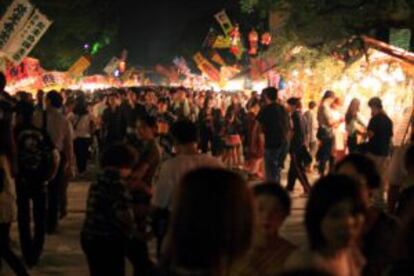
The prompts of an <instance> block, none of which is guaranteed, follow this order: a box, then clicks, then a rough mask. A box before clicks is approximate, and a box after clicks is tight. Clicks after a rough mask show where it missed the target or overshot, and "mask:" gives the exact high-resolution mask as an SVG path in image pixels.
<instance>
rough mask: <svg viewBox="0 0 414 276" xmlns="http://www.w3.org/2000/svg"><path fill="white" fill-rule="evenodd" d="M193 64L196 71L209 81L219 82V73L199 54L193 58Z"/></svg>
mask: <svg viewBox="0 0 414 276" xmlns="http://www.w3.org/2000/svg"><path fill="white" fill-rule="evenodd" d="M193 59H194V62H195V63H196V64H197V67H198V69H200V71H201V72H203V73H204V74H205V75H206V76H207V77H208V78H209V79H211V80H213V81H216V82H220V72H219V71H218V70H217V69H216V67H214V65H213V64H211V62H209V61H208V60H207V59H206V58H205V57H204V56H203V55H202V54H201V53H200V52H198V53H196V54H195V55H194V56H193Z"/></svg>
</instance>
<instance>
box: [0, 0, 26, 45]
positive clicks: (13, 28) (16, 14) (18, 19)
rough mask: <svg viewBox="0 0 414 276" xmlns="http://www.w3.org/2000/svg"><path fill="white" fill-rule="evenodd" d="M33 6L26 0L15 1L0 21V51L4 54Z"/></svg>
mask: <svg viewBox="0 0 414 276" xmlns="http://www.w3.org/2000/svg"><path fill="white" fill-rule="evenodd" d="M32 11H33V6H32V5H31V4H30V3H29V1H27V0H15V1H14V2H13V3H12V4H11V5H10V7H9V8H8V9H7V11H6V13H5V14H4V15H3V16H2V18H1V21H0V50H1V51H3V52H4V50H5V49H6V48H7V46H8V44H9V43H10V42H11V41H12V40H13V38H14V37H15V35H16V34H17V33H18V32H19V31H20V29H21V28H23V26H24V24H25V23H26V21H27V20H28V18H29V17H30V15H31V14H32Z"/></svg>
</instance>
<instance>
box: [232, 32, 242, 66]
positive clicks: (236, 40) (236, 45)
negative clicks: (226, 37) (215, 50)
mask: <svg viewBox="0 0 414 276" xmlns="http://www.w3.org/2000/svg"><path fill="white" fill-rule="evenodd" d="M230 37H231V44H230V52H231V53H232V54H233V55H234V56H235V57H236V58H237V59H241V56H242V55H243V45H242V43H241V34H240V28H239V25H238V24H237V25H236V26H235V27H234V28H233V29H232V30H231V32H230Z"/></svg>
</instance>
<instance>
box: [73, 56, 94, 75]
mask: <svg viewBox="0 0 414 276" xmlns="http://www.w3.org/2000/svg"><path fill="white" fill-rule="evenodd" d="M90 65H91V61H90V59H89V58H88V57H86V56H81V57H80V58H79V59H78V60H77V61H76V62H75V63H74V64H73V65H72V66H71V67H70V68H69V70H68V73H69V75H71V76H72V77H79V76H80V75H82V74H83V72H85V70H86V69H88V67H89V66H90Z"/></svg>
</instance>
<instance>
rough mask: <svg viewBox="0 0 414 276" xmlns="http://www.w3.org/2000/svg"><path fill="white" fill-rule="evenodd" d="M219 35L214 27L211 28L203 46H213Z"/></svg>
mask: <svg viewBox="0 0 414 276" xmlns="http://www.w3.org/2000/svg"><path fill="white" fill-rule="evenodd" d="M217 36H218V35H217V33H216V31H215V30H214V28H210V30H209V31H208V34H207V36H206V38H205V39H204V41H203V45H202V47H203V48H211V47H213V45H214V42H215V41H216V39H217Z"/></svg>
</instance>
